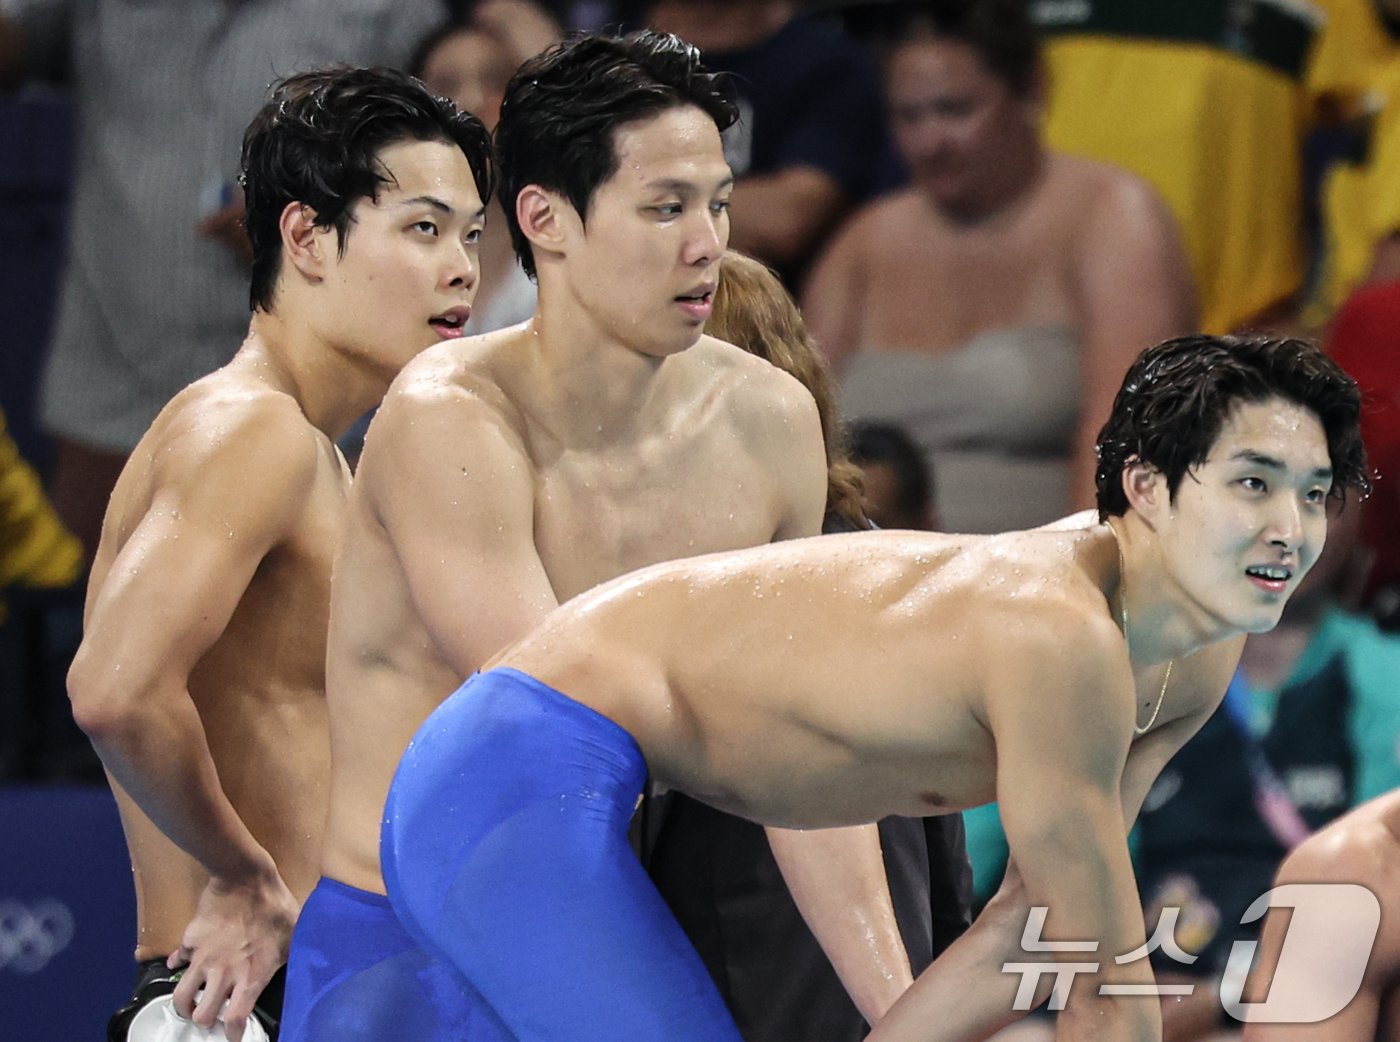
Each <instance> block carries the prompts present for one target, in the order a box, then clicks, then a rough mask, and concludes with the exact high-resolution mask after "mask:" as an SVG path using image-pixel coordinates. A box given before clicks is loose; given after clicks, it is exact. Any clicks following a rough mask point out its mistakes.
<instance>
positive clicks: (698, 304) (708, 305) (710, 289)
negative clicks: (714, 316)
mask: <svg viewBox="0 0 1400 1042" xmlns="http://www.w3.org/2000/svg"><path fill="white" fill-rule="evenodd" d="M676 303H677V304H679V305H680V307H681V310H682V311H684V312H685V313H686V314H687V315H689V316H690V317H691V318H693V319H695V320H696V321H697V322H704V321H705V320H706V319H707V318H709V317H710V312H711V311H713V310H714V307H715V287H714V286H712V285H707V286H702V287H699V288H697V289H695V290H693V291H692V292H690V293H685V294H682V295H680V296H678V297H676Z"/></svg>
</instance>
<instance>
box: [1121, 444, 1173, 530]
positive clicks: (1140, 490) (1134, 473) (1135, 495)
mask: <svg viewBox="0 0 1400 1042" xmlns="http://www.w3.org/2000/svg"><path fill="white" fill-rule="evenodd" d="M1123 495H1124V496H1126V497H1127V500H1128V506H1129V508H1130V509H1132V510H1136V511H1137V512H1138V513H1139V514H1141V515H1142V517H1143V520H1145V521H1146V522H1147V523H1148V524H1149V525H1152V524H1154V523H1155V522H1156V521H1157V519H1158V517H1159V516H1160V515H1161V513H1162V512H1163V511H1169V510H1171V490H1170V489H1168V488H1167V477H1166V475H1165V474H1163V473H1162V472H1161V471H1160V470H1158V469H1157V468H1156V467H1154V466H1152V464H1150V463H1144V462H1143V461H1142V460H1136V459H1135V460H1132V461H1130V462H1129V463H1128V464H1127V466H1125V467H1124V468H1123Z"/></svg>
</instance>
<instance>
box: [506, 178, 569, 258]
mask: <svg viewBox="0 0 1400 1042" xmlns="http://www.w3.org/2000/svg"><path fill="white" fill-rule="evenodd" d="M515 219H516V220H517V221H518V222H519V223H520V230H521V231H522V232H523V233H524V234H525V238H527V239H529V240H530V245H531V246H533V247H534V248H535V252H537V253H538V252H540V251H545V252H547V253H558V252H560V251H561V250H562V249H563V248H564V246H565V244H566V243H567V241H568V236H569V231H570V229H571V228H572V227H573V226H574V225H577V224H579V220H578V214H577V213H576V212H575V211H574V208H573V207H572V206H570V205H569V204H568V203H567V202H565V201H564V198H563V196H561V195H560V194H559V193H558V192H551V191H550V190H549V189H548V188H541V187H540V186H539V185H526V186H525V187H524V188H522V189H520V194H519V195H517V196H516V197H515Z"/></svg>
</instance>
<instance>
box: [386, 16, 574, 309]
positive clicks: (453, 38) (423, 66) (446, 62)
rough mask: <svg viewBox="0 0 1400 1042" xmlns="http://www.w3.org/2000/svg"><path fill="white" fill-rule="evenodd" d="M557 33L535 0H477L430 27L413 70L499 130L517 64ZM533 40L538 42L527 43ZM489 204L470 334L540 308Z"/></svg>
mask: <svg viewBox="0 0 1400 1042" xmlns="http://www.w3.org/2000/svg"><path fill="white" fill-rule="evenodd" d="M559 36H560V31H559V27H558V26H557V25H556V24H555V23H554V22H553V20H552V19H550V18H549V16H548V15H547V14H545V13H544V12H543V11H541V10H540V9H539V8H538V7H537V6H536V5H534V4H531V3H528V2H525V0H490V2H487V3H482V4H478V5H476V6H475V8H474V9H473V11H472V13H471V14H470V15H469V16H468V17H467V19H466V20H465V21H457V22H447V23H444V24H443V25H440V26H439V27H438V28H436V29H434V30H433V31H432V32H430V33H429V34H428V35H427V36H426V37H425V38H424V39H423V40H422V41H421V42H420V43H419V45H418V47H417V49H416V51H415V52H414V56H413V58H412V60H411V62H410V63H409V71H410V72H411V73H413V74H414V75H415V76H417V77H418V78H419V79H421V80H422V81H423V82H424V83H425V84H427V86H428V88H429V89H430V90H432V91H433V92H434V93H436V94H440V95H442V96H444V97H447V98H451V99H452V101H453V102H455V103H456V105H457V107H458V108H459V109H462V110H463V111H464V112H470V113H471V114H472V115H473V116H476V117H477V118H478V119H480V120H481V121H482V122H483V123H485V124H486V126H487V129H489V130H494V129H495V127H496V121H497V120H499V119H500V117H501V99H502V98H504V97H505V90H506V84H507V83H509V82H510V78H511V76H512V75H513V74H514V73H515V70H516V68H517V67H518V66H519V65H520V63H521V62H522V61H524V60H525V59H526V58H529V57H531V56H532V55H534V54H536V53H537V52H538V51H541V50H543V49H544V48H546V47H548V46H549V45H550V44H551V43H553V42H554V41H555V40H557V39H558V38H559ZM536 45H538V46H536ZM531 47H533V48H534V50H527V48H531ZM522 51H523V52H524V53H522ZM487 208H488V213H487V218H486V228H485V230H484V231H483V232H482V236H481V243H480V246H479V253H478V256H479V257H480V259H481V278H480V282H479V284H478V288H477V293H476V300H475V302H474V303H473V304H472V316H471V318H470V319H469V320H468V325H467V332H468V333H469V334H474V333H489V332H491V331H492V330H493V329H501V328H502V327H504V326H513V325H515V324H516V323H517V322H524V321H525V320H526V319H528V318H529V317H530V316H531V315H533V314H534V313H535V284H534V282H532V281H531V280H530V278H529V277H528V276H527V275H526V274H525V270H524V269H523V268H522V267H521V266H520V262H519V261H518V260H517V259H516V256H515V250H514V249H513V248H512V247H511V242H510V233H509V231H508V229H507V227H506V222H505V218H504V216H503V215H502V214H501V213H500V211H499V210H495V209H494V208H493V207H491V206H490V201H489V200H488V201H487Z"/></svg>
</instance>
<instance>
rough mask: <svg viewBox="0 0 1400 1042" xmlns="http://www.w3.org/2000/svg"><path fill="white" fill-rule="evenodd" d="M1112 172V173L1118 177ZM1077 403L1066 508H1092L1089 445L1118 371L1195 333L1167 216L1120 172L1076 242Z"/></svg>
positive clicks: (1183, 267) (1186, 274)
mask: <svg viewBox="0 0 1400 1042" xmlns="http://www.w3.org/2000/svg"><path fill="white" fill-rule="evenodd" d="M1115 173H1116V172H1115ZM1077 283H1078V293H1079V297H1080V302H1081V309H1082V314H1083V316H1084V319H1083V331H1082V335H1083V344H1082V349H1081V352H1080V386H1081V395H1082V397H1081V405H1080V421H1079V428H1078V430H1077V432H1076V434H1075V442H1074V459H1073V472H1072V479H1071V486H1070V500H1071V501H1070V502H1069V503H1068V504H1066V507H1067V509H1069V510H1078V509H1081V508H1084V507H1090V506H1093V505H1094V471H1095V468H1096V467H1097V458H1096V456H1095V453H1094V444H1095V441H1096V439H1097V438H1098V432H1099V428H1101V427H1102V426H1103V424H1104V422H1105V421H1106V420H1107V419H1108V415H1109V413H1110V412H1111V411H1112V407H1113V398H1114V396H1115V395H1116V394H1117V393H1118V387H1119V385H1120V384H1121V383H1122V381H1123V374H1124V373H1126V372H1127V371H1128V367H1129V366H1130V365H1131V364H1132V363H1133V360H1134V359H1136V358H1137V356H1138V354H1139V353H1140V352H1141V351H1142V350H1143V349H1144V348H1147V347H1150V346H1151V345H1153V344H1156V343H1158V342H1160V341H1162V340H1166V339H1168V338H1169V337H1173V336H1181V335H1184V334H1186V333H1189V332H1191V331H1192V330H1194V329H1195V328H1196V321H1197V318H1196V305H1195V294H1194V290H1193V288H1192V282H1191V269H1190V266H1189V264H1188V262H1187V259H1186V254H1185V250H1184V248H1183V246H1182V244H1181V239H1180V235H1179V234H1178V232H1177V229H1176V225H1175V224H1174V222H1173V220H1172V217H1171V214H1170V213H1169V212H1168V210H1167V208H1166V206H1165V204H1164V203H1163V202H1162V201H1161V200H1160V199H1159V198H1158V197H1157V196H1156V194H1155V193H1154V192H1153V191H1152V189H1151V188H1149V187H1148V186H1147V185H1146V184H1145V183H1143V182H1141V181H1139V180H1137V179H1136V178H1131V177H1128V176H1127V175H1117V176H1115V177H1114V179H1113V180H1112V182H1111V183H1110V187H1109V189H1108V191H1107V192H1105V193H1104V196H1103V198H1102V200H1101V201H1100V202H1099V203H1098V204H1097V205H1096V206H1095V208H1094V210H1093V212H1092V214H1091V215H1090V218H1089V220H1088V222H1087V223H1086V225H1085V227H1084V229H1083V234H1082V236H1081V238H1080V249H1079V264H1078V272H1077Z"/></svg>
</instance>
